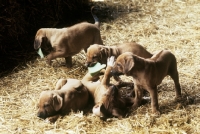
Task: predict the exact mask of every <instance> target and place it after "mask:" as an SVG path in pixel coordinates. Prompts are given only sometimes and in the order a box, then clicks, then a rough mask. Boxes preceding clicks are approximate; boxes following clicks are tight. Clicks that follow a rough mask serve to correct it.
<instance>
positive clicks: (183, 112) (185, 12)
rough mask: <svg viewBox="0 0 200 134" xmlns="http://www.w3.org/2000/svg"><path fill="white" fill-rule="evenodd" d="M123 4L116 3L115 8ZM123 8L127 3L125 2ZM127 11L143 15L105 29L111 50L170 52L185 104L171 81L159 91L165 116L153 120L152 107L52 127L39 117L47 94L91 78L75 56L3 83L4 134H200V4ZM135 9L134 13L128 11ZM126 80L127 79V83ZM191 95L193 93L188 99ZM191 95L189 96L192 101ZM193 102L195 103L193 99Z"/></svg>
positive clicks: (166, 2)
mask: <svg viewBox="0 0 200 134" xmlns="http://www.w3.org/2000/svg"><path fill="white" fill-rule="evenodd" d="M116 2H119V3H120V1H113V4H115V5H116V6H117V4H119V3H116ZM121 3H122V4H123V2H121ZM124 3H125V4H124V7H125V8H124V7H123V6H122V7H121V8H123V9H124V10H126V9H131V8H135V6H137V8H138V9H139V11H138V12H129V11H128V10H127V12H129V13H123V15H121V16H120V17H118V18H117V19H116V20H115V21H110V22H108V23H102V25H101V34H102V37H103V40H104V42H105V44H107V45H112V44H114V43H117V42H125V41H136V42H138V43H140V44H142V45H144V46H145V47H146V48H147V50H149V51H150V52H154V51H157V50H161V49H164V48H167V49H169V50H171V51H172V52H173V53H174V54H175V56H176V57H177V61H178V71H179V74H180V83H181V87H182V89H183V95H184V96H186V97H185V102H184V103H175V102H174V95H175V92H174V84H173V82H172V80H171V79H170V78H169V77H166V78H165V79H164V80H163V82H162V84H161V85H159V87H158V89H159V104H160V110H161V113H162V114H161V116H160V117H158V118H155V117H152V116H151V109H150V104H146V105H143V106H141V107H139V108H138V110H136V111H130V115H129V116H128V117H126V118H124V119H122V120H118V119H116V118H111V119H109V120H108V121H106V122H104V121H101V120H100V119H99V118H98V117H95V116H92V114H91V113H87V114H83V113H82V112H81V111H80V112H71V113H70V115H67V116H65V117H64V118H63V119H59V120H58V121H57V122H56V123H55V124H50V123H48V122H45V121H44V120H40V119H38V118H37V117H36V113H37V107H36V105H37V101H38V97H39V94H40V92H41V91H43V90H46V89H53V88H54V86H55V83H56V81H57V80H58V79H59V78H77V79H81V78H82V77H83V75H84V74H85V73H86V69H85V68H84V66H83V64H84V59H85V55H84V53H83V52H82V53H80V54H78V55H77V56H74V58H73V62H74V66H73V68H72V69H66V68H65V67H62V66H61V63H62V62H64V60H63V59H58V60H56V61H54V64H53V67H49V66H48V65H47V64H46V63H45V60H44V59H37V60H36V61H35V62H34V63H27V65H26V66H24V67H21V68H15V69H14V70H13V73H12V74H10V75H8V76H6V77H3V78H1V81H0V85H1V90H0V109H1V110H0V133H34V134H35V133H47V134H53V133H70V134H73V133H116V134H117V133H120V134H121V133H127V134H129V133H141V134H143V133H162V134H168V133H182V134H186V133H188V134H189V133H199V132H200V125H199V122H200V108H199V106H200V105H199V99H200V98H199V97H200V94H199V86H200V78H199V75H200V61H199V57H200V54H199V52H198V51H199V50H200V42H199V40H200V35H199V30H200V19H199V17H198V16H199V14H200V2H199V1H198V0H196V1H195V0H192V1H189V0H175V1H172V0H162V1H160V2H155V1H153V2H152V1H151V0H149V1H146V2H141V1H140V2H139V0H138V1H132V2H131V1H124ZM126 7H129V8H126ZM124 79H126V78H124ZM186 92H187V93H186ZM187 95H189V96H187ZM191 97H193V102H190V103H189V102H188V101H187V98H191Z"/></svg>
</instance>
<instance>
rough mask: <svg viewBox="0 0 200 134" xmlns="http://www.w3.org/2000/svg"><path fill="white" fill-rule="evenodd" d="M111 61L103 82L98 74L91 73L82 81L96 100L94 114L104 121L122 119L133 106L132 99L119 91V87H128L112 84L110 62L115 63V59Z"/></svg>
mask: <svg viewBox="0 0 200 134" xmlns="http://www.w3.org/2000/svg"><path fill="white" fill-rule="evenodd" d="M110 60H111V61H109V60H108V66H107V68H106V71H105V74H104V76H103V78H102V79H101V81H99V78H98V77H99V75H98V74H97V75H96V76H91V74H90V73H87V74H86V75H85V76H84V77H83V79H82V83H83V85H84V86H85V87H87V89H88V90H89V93H90V94H91V95H92V97H93V99H94V103H95V106H94V107H93V113H94V114H95V115H97V116H101V117H102V119H106V118H107V117H109V116H115V117H118V118H122V117H123V116H124V115H125V112H126V108H127V107H128V105H130V104H131V105H132V104H133V103H132V99H131V98H128V97H127V98H123V97H122V96H121V94H120V93H119V91H118V88H119V87H122V86H127V85H118V87H117V86H115V85H113V84H110V77H111V74H110V71H111V66H110V62H111V63H113V61H114V57H111V59H110ZM102 72H103V71H102Z"/></svg>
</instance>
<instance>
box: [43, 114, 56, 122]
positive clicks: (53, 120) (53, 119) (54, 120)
mask: <svg viewBox="0 0 200 134" xmlns="http://www.w3.org/2000/svg"><path fill="white" fill-rule="evenodd" d="M58 118H59V115H56V116H52V117H48V118H47V119H46V120H47V121H48V122H50V123H55V122H56V120H57V119H58Z"/></svg>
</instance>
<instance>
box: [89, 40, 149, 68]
mask: <svg viewBox="0 0 200 134" xmlns="http://www.w3.org/2000/svg"><path fill="white" fill-rule="evenodd" d="M124 52H132V53H133V54H135V55H138V56H140V57H143V58H150V57H151V56H152V54H151V53H149V52H148V51H147V50H146V49H145V48H144V47H143V46H141V45H139V44H137V43H135V42H130V43H122V44H115V45H113V46H110V47H109V46H102V45H98V44H94V45H91V46H90V47H89V48H88V49H87V61H86V66H88V67H90V66H93V65H94V64H96V62H100V63H101V64H106V62H107V58H108V57H110V56H115V58H117V57H118V56H119V55H120V54H122V53H124Z"/></svg>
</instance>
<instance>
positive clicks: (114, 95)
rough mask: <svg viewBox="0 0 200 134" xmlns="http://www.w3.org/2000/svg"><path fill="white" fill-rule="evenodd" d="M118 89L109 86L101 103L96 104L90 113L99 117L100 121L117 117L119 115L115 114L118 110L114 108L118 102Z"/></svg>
mask: <svg viewBox="0 0 200 134" xmlns="http://www.w3.org/2000/svg"><path fill="white" fill-rule="evenodd" d="M118 97H119V96H118V88H117V87H116V86H114V85H113V86H110V87H109V89H108V90H107V91H106V93H105V94H104V96H103V98H102V100H101V102H99V103H97V104H96V105H95V106H94V107H93V109H92V111H93V113H94V114H95V115H97V116H100V117H101V119H103V120H104V119H106V118H107V117H109V116H111V115H113V116H116V117H118V116H119V115H120V116H121V114H116V113H119V112H116V111H119V110H120V109H118V108H116V107H117V106H116V105H117V102H118Z"/></svg>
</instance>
